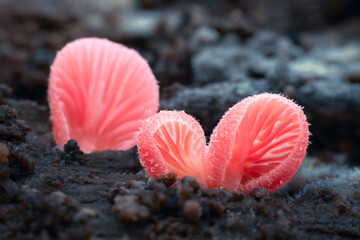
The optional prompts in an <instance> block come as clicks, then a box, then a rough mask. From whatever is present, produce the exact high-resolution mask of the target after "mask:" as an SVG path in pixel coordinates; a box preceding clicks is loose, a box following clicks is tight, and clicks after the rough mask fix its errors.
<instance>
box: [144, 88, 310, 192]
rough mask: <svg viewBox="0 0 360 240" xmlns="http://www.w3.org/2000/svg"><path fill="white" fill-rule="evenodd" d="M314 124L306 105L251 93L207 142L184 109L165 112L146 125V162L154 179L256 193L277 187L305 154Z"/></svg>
mask: <svg viewBox="0 0 360 240" xmlns="http://www.w3.org/2000/svg"><path fill="white" fill-rule="evenodd" d="M308 139H309V130H308V123H307V121H306V116H305V115H304V113H303V111H302V109H301V107H299V106H298V105H296V104H295V103H294V102H293V101H291V100H289V99H287V98H285V97H282V96H280V95H277V94H268V93H264V94H259V95H255V96H252V97H248V98H246V99H244V100H242V101H241V102H239V103H237V104H236V105H234V106H233V107H232V108H230V109H229V110H228V111H227V112H226V113H225V115H224V116H223V118H222V119H221V120H220V122H219V124H218V125H217V127H216V128H215V129H214V131H213V134H212V136H211V139H210V143H209V145H208V146H206V141H205V137H204V133H203V130H202V128H201V126H200V125H199V123H198V122H197V121H196V120H195V119H194V118H192V117H191V116H189V115H187V114H186V113H184V112H178V111H161V112H160V113H158V114H156V115H155V116H153V117H151V118H149V119H147V120H146V121H145V122H144V123H143V125H142V127H141V128H140V131H139V135H138V150H139V156H140V161H141V163H142V165H143V166H144V167H145V169H146V171H147V172H148V174H149V175H150V177H152V178H153V177H155V176H156V175H158V174H166V173H169V172H175V173H176V174H177V175H178V178H179V179H180V178H182V177H183V176H185V175H192V176H195V177H196V178H197V179H198V181H199V183H200V185H201V186H202V187H204V188H224V189H228V190H237V191H241V192H244V193H245V194H250V192H251V191H252V190H253V189H254V188H264V189H267V190H269V191H275V190H277V189H278V188H280V187H281V186H283V185H285V184H286V183H287V182H288V181H289V180H290V179H291V177H292V176H293V175H294V174H295V173H296V171H297V170H298V168H299V166H300V165H301V163H302V160H303V158H304V156H305V153H306V149H307V145H308Z"/></svg>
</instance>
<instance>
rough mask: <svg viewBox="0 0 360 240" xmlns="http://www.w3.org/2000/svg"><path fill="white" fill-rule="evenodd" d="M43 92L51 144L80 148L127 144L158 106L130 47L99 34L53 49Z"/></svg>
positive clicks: (154, 88)
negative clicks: (75, 144) (46, 95)
mask: <svg viewBox="0 0 360 240" xmlns="http://www.w3.org/2000/svg"><path fill="white" fill-rule="evenodd" d="M48 93H49V105H50V111H51V121H52V128H53V135H54V139H55V141H56V143H57V144H58V145H59V146H60V147H62V146H63V145H64V144H65V143H66V142H67V141H68V140H70V139H75V140H76V141H77V142H78V144H79V146H80V148H81V150H83V151H84V152H92V151H100V150H106V149H111V150H128V149H130V148H132V147H133V146H135V145H136V133H137V131H138V128H139V126H140V125H141V123H142V122H143V121H144V120H145V119H146V118H148V117H151V116H153V115H154V114H155V113H156V112H157V109H158V105H159V87H158V84H157V82H156V79H155V77H154V75H153V73H152V71H151V69H150V67H149V65H148V63H147V62H146V61H145V60H144V59H143V58H142V57H141V56H140V55H139V54H138V53H137V52H136V51H135V50H132V49H129V48H127V47H125V46H123V45H121V44H118V43H114V42H111V41H109V40H107V39H99V38H83V39H79V40H76V41H74V42H71V43H68V44H67V45H66V46H65V47H64V48H63V49H61V50H60V51H59V52H58V54H57V56H56V58H55V60H54V63H53V64H52V66H51V72H50V79H49V92H48Z"/></svg>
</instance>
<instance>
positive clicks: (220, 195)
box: [0, 0, 360, 240]
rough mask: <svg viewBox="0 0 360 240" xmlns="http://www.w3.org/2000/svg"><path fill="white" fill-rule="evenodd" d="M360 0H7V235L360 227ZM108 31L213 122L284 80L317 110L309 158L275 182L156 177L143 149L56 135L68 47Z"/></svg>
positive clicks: (214, 234)
mask: <svg viewBox="0 0 360 240" xmlns="http://www.w3.org/2000/svg"><path fill="white" fill-rule="evenodd" d="M359 9H360V4H359V1H356V0H329V1H321V0H315V1H295V0H290V1H281V0H274V1H261V0H255V1H246V0H238V1H235V0H233V1H230V0H227V1H203V0H197V1H182V0H178V1H164V0H138V1H132V0H114V1H95V0H92V1H85V0H79V1H71V0H62V1H60V0H59V1H50V0H49V1H46V0H34V1H27V0H18V1H12V0H0V104H2V106H0V238H1V239H44V240H45V239H360V230H359V229H360V168H359V165H360V148H359V144H360V117H359V116H360V12H359ZM86 36H97V37H106V38H109V39H110V40H113V41H117V42H121V43H124V44H126V45H128V46H130V47H134V48H136V49H137V50H138V51H139V52H140V53H141V54H142V55H143V56H144V57H145V58H146V59H147V60H148V61H149V63H150V65H151V67H152V69H153V71H154V74H155V76H156V77H157V79H158V80H159V83H160V86H161V108H162V109H181V110H185V111H186V112H187V113H189V114H191V115H193V116H195V117H196V118H197V119H199V121H200V122H201V124H202V126H203V127H204V130H205V132H206V135H207V136H209V135H210V134H211V131H212V129H213V127H214V126H215V125H216V124H217V122H218V121H219V119H220V118H221V116H222V115H223V114H224V112H225V111H226V110H227V109H228V108H229V107H231V106H232V105H233V104H235V103H236V102H238V101H240V100H241V99H243V98H244V97H247V96H249V95H253V94H257V93H260V92H265V91H266V92H276V93H282V94H284V95H286V96H288V97H290V98H292V99H294V100H295V101H296V102H298V103H299V104H300V105H302V106H304V111H305V112H306V114H307V116H308V120H309V122H310V123H311V127H310V128H311V129H310V130H311V132H312V136H311V142H312V144H311V145H310V147H309V153H308V155H307V157H306V158H305V160H304V163H303V165H302V167H301V169H300V170H299V172H298V173H297V174H296V176H294V178H293V180H292V181H290V182H289V183H288V184H287V185H286V186H285V187H283V188H281V189H279V190H278V191H276V192H274V193H268V192H267V191H265V190H263V189H255V190H253V192H252V193H251V195H250V196H244V195H243V194H242V193H239V192H231V191H225V190H219V189H213V190H202V189H200V187H199V185H198V183H197V182H196V181H195V180H194V179H193V178H192V177H185V178H184V179H182V181H181V182H176V176H175V175H174V174H169V175H165V176H158V177H157V178H155V179H154V180H150V179H149V178H148V176H147V174H146V173H145V172H144V170H143V169H142V167H141V166H140V164H139V161H138V156H137V150H136V149H135V148H134V149H132V150H129V151H126V152H121V151H104V152H95V153H91V154H84V153H82V152H81V150H80V149H79V148H78V146H77V143H76V141H73V140H71V141H69V142H68V143H67V144H66V145H65V147H64V150H60V149H58V148H57V147H56V144H55V143H54V141H53V139H52V133H51V124H50V121H49V117H50V116H49V109H48V106H47V80H48V74H49V67H50V65H51V63H52V61H53V59H54V57H55V54H56V51H57V50H59V49H61V47H63V46H64V45H65V44H66V43H67V42H69V41H71V40H74V39H76V38H79V37H86Z"/></svg>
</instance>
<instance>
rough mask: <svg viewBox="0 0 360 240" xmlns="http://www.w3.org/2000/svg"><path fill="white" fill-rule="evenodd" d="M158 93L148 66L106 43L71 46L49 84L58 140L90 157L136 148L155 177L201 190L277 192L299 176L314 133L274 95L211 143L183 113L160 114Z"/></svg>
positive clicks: (255, 102)
mask: <svg viewBox="0 0 360 240" xmlns="http://www.w3.org/2000/svg"><path fill="white" fill-rule="evenodd" d="M158 92H159V89H158V85H157V82H156V79H155V77H154V75H153V74H152V72H151V69H150V67H149V65H148V64H147V63H146V61H145V60H144V59H143V58H142V57H141V56H140V55H139V54H138V53H137V52H136V51H134V50H131V49H129V48H127V47H125V46H123V45H121V44H118V43H113V42H111V41H109V40H106V39H98V38H85V39H80V40H76V41H74V42H71V43H69V44H67V45H66V46H65V47H64V48H63V49H62V50H61V51H60V52H59V53H58V54H57V56H56V59H55V61H54V63H53V65H52V67H51V73H50V80H49V103H50V110H51V120H52V125H53V134H54V139H55V141H56V142H57V144H58V145H59V146H60V147H62V146H63V145H64V144H65V143H66V142H67V141H68V140H70V139H75V140H76V141H77V142H78V144H79V146H80V148H81V149H82V150H83V151H85V152H92V151H101V150H106V149H111V150H128V149H130V148H132V147H133V146H135V145H136V144H137V146H138V151H139V157H140V162H141V163H142V165H143V166H144V168H145V170H146V171H147V173H148V174H149V176H150V177H152V178H154V177H156V176H157V175H158V174H167V173H170V172H174V173H176V174H177V177H178V179H181V178H182V177H184V176H194V177H196V178H197V180H198V181H199V183H200V185H201V186H202V187H203V188H224V189H228V190H236V191H241V192H244V193H245V194H249V193H250V192H251V190H253V189H254V188H265V189H267V190H269V191H275V190H276V189H278V188H280V187H281V186H283V185H284V184H286V183H287V182H288V181H289V180H290V179H291V177H292V176H293V175H294V174H295V173H296V171H297V170H298V168H299V166H300V165H301V163H302V160H303V158H304V156H305V153H306V149H307V145H308V139H309V130H308V123H307V121H306V117H305V115H304V113H303V111H302V109H301V107H299V106H298V105H296V104H295V103H294V102H293V101H291V100H289V99H287V98H285V97H283V96H281V95H277V94H268V93H264V94H260V95H255V96H252V97H248V98H246V99H244V100H242V101H241V102H239V103H237V104H236V105H234V106H233V107H232V108H230V109H229V110H228V111H227V112H226V113H225V115H224V116H223V117H222V119H221V120H220V122H219V123H218V125H217V127H216V128H215V129H214V131H213V133H212V136H211V139H210V142H209V144H207V143H206V139H205V135H204V132H203V130H202V128H201V126H200V124H199V123H198V122H197V121H196V119H194V118H193V117H191V116H190V115H188V114H186V113H185V112H180V111H161V112H159V113H157V114H156V112H157V109H158V104H159V93H158Z"/></svg>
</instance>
